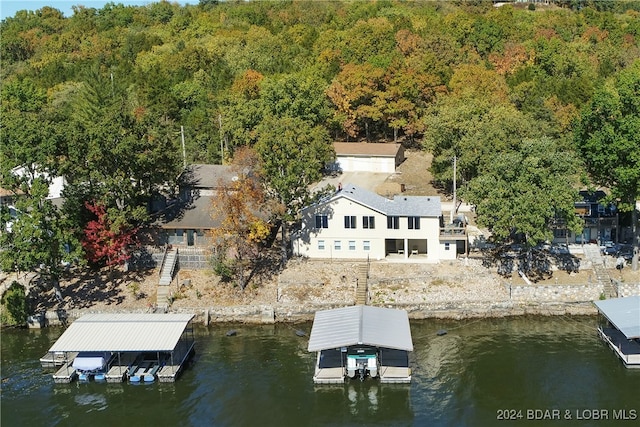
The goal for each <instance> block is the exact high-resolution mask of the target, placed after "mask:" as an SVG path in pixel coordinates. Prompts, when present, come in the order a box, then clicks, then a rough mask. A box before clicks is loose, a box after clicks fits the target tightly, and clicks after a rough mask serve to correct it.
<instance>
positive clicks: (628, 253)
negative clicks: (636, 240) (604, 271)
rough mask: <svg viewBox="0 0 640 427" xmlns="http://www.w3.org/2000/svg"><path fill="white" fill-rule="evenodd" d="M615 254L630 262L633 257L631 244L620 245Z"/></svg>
mask: <svg viewBox="0 0 640 427" xmlns="http://www.w3.org/2000/svg"><path fill="white" fill-rule="evenodd" d="M615 256H616V257H622V258H624V259H625V260H626V261H627V262H631V259H632V258H633V246H631V245H622V247H621V248H620V250H619V251H618V252H617V253H616V255H615Z"/></svg>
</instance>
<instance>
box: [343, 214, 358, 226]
mask: <svg viewBox="0 0 640 427" xmlns="http://www.w3.org/2000/svg"><path fill="white" fill-rule="evenodd" d="M344 228H356V217H355V216H348V215H347V216H345V217H344Z"/></svg>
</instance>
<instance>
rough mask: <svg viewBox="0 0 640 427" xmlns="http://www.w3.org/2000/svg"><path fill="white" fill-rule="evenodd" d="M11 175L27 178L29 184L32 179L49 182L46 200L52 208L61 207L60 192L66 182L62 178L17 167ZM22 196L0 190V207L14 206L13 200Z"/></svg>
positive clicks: (20, 193)
mask: <svg viewBox="0 0 640 427" xmlns="http://www.w3.org/2000/svg"><path fill="white" fill-rule="evenodd" d="M11 173H12V174H13V175H14V176H17V177H21V178H23V177H25V176H26V177H27V178H28V180H29V183H31V181H33V179H34V178H38V177H44V178H46V179H48V180H49V194H48V195H47V197H46V199H47V200H51V201H52V202H53V204H54V206H57V207H61V206H62V203H63V202H64V199H63V198H62V191H63V190H64V187H65V186H66V185H67V181H66V180H65V178H64V177H62V176H56V177H53V178H51V177H49V174H47V173H46V172H35V173H32V172H30V171H29V169H27V168H26V167H24V166H18V167H15V168H13V169H12V170H11ZM21 195H22V192H21V191H18V192H17V193H14V192H12V191H10V190H7V189H4V188H0V206H3V205H13V204H15V200H16V198H17V197H20V196H21Z"/></svg>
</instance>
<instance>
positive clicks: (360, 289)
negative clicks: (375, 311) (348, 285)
mask: <svg viewBox="0 0 640 427" xmlns="http://www.w3.org/2000/svg"><path fill="white" fill-rule="evenodd" d="M368 279H369V263H367V264H360V265H359V266H358V279H357V286H356V305H367V302H369V290H368V286H367V285H368V283H367V281H368Z"/></svg>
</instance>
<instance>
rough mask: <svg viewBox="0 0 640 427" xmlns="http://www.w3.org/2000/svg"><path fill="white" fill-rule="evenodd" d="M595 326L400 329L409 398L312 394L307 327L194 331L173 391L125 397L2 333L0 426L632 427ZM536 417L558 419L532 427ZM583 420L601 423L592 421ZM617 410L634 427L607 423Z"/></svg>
mask: <svg viewBox="0 0 640 427" xmlns="http://www.w3.org/2000/svg"><path fill="white" fill-rule="evenodd" d="M596 323H597V319H595V318H591V317H590V318H570V317H557V318H514V319H494V320H475V321H474V320H469V321H461V322H451V321H449V322H445V321H436V320H427V321H419V322H412V324H411V328H412V335H413V340H414V347H415V351H414V352H413V353H412V354H411V363H412V368H413V382H412V384H410V385H380V384H378V383H376V382H375V381H371V380H369V381H365V382H364V383H360V382H351V383H347V384H345V385H344V386H342V385H340V386H314V384H313V381H312V374H313V364H314V361H315V358H314V355H313V354H310V353H308V352H307V351H306V346H307V340H308V338H307V337H302V338H301V337H298V336H296V334H295V331H296V330H297V329H302V330H304V331H306V332H307V334H308V333H309V332H310V329H311V324H304V325H295V326H290V325H275V326H238V325H218V326H212V327H209V328H204V327H199V328H196V355H195V357H194V359H193V363H192V364H191V365H190V366H189V368H188V369H186V370H185V371H184V373H183V375H182V376H181V377H180V378H179V379H178V381H177V382H176V383H174V384H151V385H138V386H136V385H130V384H101V383H98V384H96V383H89V384H78V383H77V382H75V383H72V384H69V385H59V384H54V383H53V379H52V378H51V376H50V373H48V372H45V371H43V370H42V368H41V367H40V364H39V361H38V359H39V358H40V357H41V356H42V355H43V354H44V353H45V352H46V350H47V349H48V348H49V347H50V346H51V345H52V344H53V343H54V342H55V340H56V339H57V338H58V337H59V336H60V334H61V333H62V330H61V329H57V328H49V329H45V330H41V331H40V330H4V331H2V337H1V342H2V354H1V356H2V365H1V376H2V395H1V425H2V427H10V426H32V427H36V426H92V427H93V426H116V425H117V426H120V425H125V426H129V425H131V426H156V427H160V426H307V425H323V426H324V425H328V426H342V425H385V426H386V425H393V426H399V425H400V426H401V425H419V426H423V425H424V426H427V425H432V426H496V425H505V426H507V425H525V426H529V425H531V426H546V425H559V426H560V425H562V426H571V425H575V426H584V425H593V426H609V425H611V426H614V425H615V426H619V425H623V426H624V425H629V426H637V425H640V387H639V386H640V370H629V369H626V368H624V366H623V365H622V363H621V362H620V361H619V360H618V359H617V358H616V357H615V355H614V354H613V352H612V351H610V350H609V349H608V348H607V347H606V346H605V345H604V344H602V343H601V341H600V340H599V339H598V337H597V335H596V332H595V326H596ZM229 329H235V330H237V331H238V334H237V336H234V337H227V336H226V332H227V331H228V330H229ZM440 329H447V330H448V334H447V335H444V336H437V335H436V332H437V331H438V330H440ZM505 410H506V411H511V412H504V411H505ZM535 410H539V412H535ZM546 410H548V411H549V412H548V413H547V415H548V416H551V417H552V418H555V417H556V416H558V415H559V417H560V419H559V420H536V418H540V417H542V416H544V412H543V411H546ZM554 410H556V411H557V412H555V413H554V412H552V411H554ZM596 410H598V411H600V412H598V413H597V414H598V415H599V416H600V418H605V419H595V420H594V419H593V418H594V416H595V414H596V413H595V411H596ZM623 410H624V411H626V412H625V413H624V414H625V415H626V417H627V418H634V414H635V415H636V416H635V418H636V419H635V420H633V419H629V420H620V419H617V420H614V417H616V418H621V414H622V412H621V411H623ZM614 411H616V413H614ZM500 415H507V416H515V417H516V419H515V420H499V419H498V418H499V416H500ZM605 415H606V417H605ZM520 416H521V418H518V417H520ZM567 416H570V417H571V420H568V419H566V418H567ZM589 418H591V419H589Z"/></svg>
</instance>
